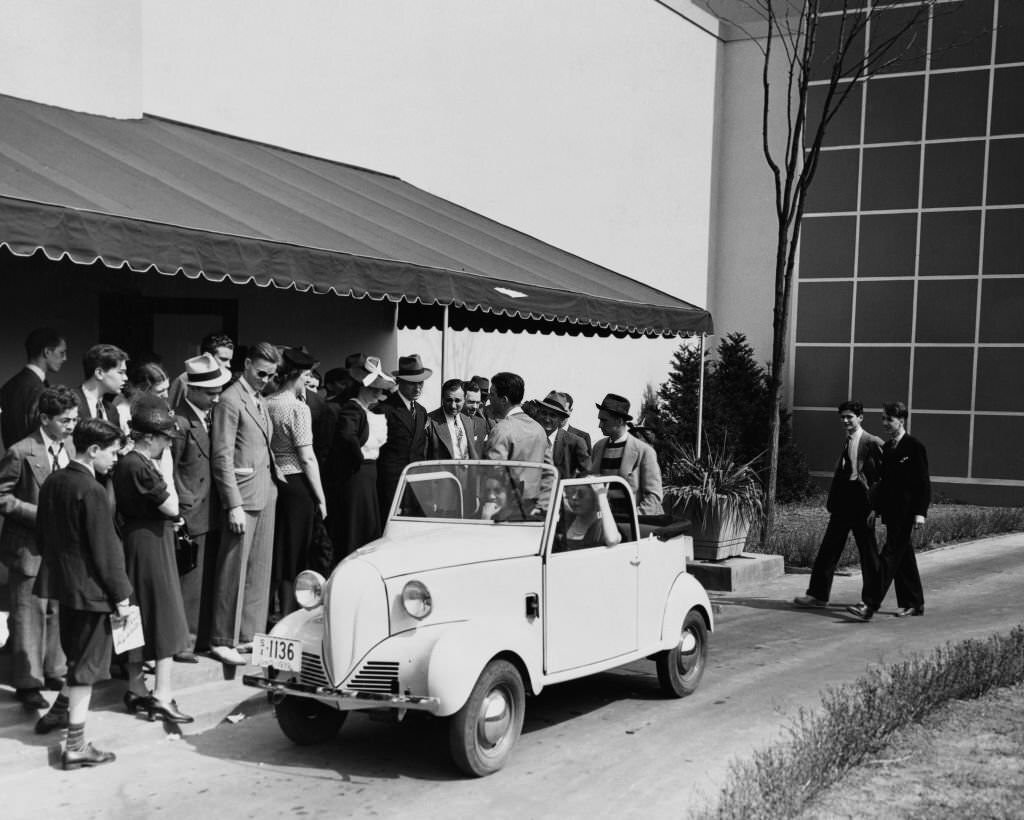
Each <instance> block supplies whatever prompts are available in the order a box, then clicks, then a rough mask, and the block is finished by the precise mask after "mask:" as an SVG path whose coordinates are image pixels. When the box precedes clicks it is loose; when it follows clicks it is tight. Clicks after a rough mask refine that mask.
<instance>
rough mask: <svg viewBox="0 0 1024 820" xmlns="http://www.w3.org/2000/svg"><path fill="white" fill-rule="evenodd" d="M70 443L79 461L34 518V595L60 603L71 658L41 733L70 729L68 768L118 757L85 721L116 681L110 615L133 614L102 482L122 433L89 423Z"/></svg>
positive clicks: (51, 481) (51, 486)
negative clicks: (88, 733) (105, 686)
mask: <svg viewBox="0 0 1024 820" xmlns="http://www.w3.org/2000/svg"><path fill="white" fill-rule="evenodd" d="M72 440H73V441H74V444H75V457H74V458H73V459H72V460H71V462H70V463H69V464H68V466H67V467H65V468H64V469H63V470H58V471H56V472H54V473H52V474H51V475H50V477H49V478H47V479H46V481H45V482H43V486H42V487H41V488H40V491H39V509H38V515H37V517H36V526H37V535H38V538H39V547H40V552H41V554H42V565H41V566H40V568H39V576H38V578H37V579H36V586H35V594H36V595H38V596H39V597H41V598H54V599H56V600H57V601H59V602H60V637H61V645H62V646H63V648H64V654H65V655H67V659H68V676H67V686H66V687H65V688H64V690H63V691H62V692H61V693H60V696H59V697H58V698H57V700H56V702H55V703H54V704H53V706H52V707H51V708H50V711H49V712H47V713H46V714H45V715H43V716H42V717H41V718H40V719H39V722H38V723H37V724H36V732H38V733H39V734H45V733H47V732H49V731H52V730H53V729H59V728H63V727H65V726H66V727H67V730H68V738H67V743H66V745H65V748H64V754H63V760H62V762H63V765H64V768H65V769H78V768H81V767H83V766H99V765H101V764H103V763H110V762H112V761H113V760H114V754H113V752H103V751H100V750H99V749H96V748H95V747H93V745H92V744H91V743H86V742H85V718H86V715H88V713H89V701H90V699H91V698H92V687H93V684H96V683H100V682H101V681H104V680H108V679H109V677H110V653H111V650H112V648H113V641H112V638H111V632H110V614H111V613H112V612H117V613H118V614H119V615H125V614H127V612H128V599H129V596H130V595H131V594H132V586H131V582H130V581H129V580H128V576H127V574H126V573H125V565H124V550H123V548H122V546H121V541H120V539H119V538H118V536H117V532H116V531H115V529H114V517H113V513H112V512H111V509H110V504H109V503H108V501H107V494H106V491H105V490H104V489H103V486H102V485H101V484H100V483H99V482H98V481H97V480H96V478H97V475H105V474H107V473H109V472H110V470H111V469H112V468H113V466H114V463H115V462H116V461H117V453H118V450H119V449H120V447H121V445H122V440H121V431H120V429H119V428H117V427H116V426H114V425H113V424H111V423H110V422H108V421H106V420H104V419H84V420H82V421H80V422H79V423H78V426H77V427H76V428H75V432H74V433H73V434H72Z"/></svg>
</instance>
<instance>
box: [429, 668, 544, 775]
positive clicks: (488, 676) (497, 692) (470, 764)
mask: <svg viewBox="0 0 1024 820" xmlns="http://www.w3.org/2000/svg"><path fill="white" fill-rule="evenodd" d="M525 709H526V692H525V690H524V687H523V679H522V676H521V675H520V674H519V670H518V669H516V667H515V666H513V665H512V664H511V663H509V662H508V661H502V660H495V661H491V662H490V663H489V664H487V666H485V667H484V671H483V672H481V673H480V677H479V678H478V679H477V682H476V685H475V686H474V687H473V691H472V692H471V693H470V695H469V700H467V701H466V703H465V705H463V707H462V708H461V709H459V711H458V712H456V713H455V715H454V716H453V717H452V720H451V726H450V728H449V732H448V745H449V748H450V749H451V754H452V759H453V760H454V761H455V765H456V766H458V767H459V768H460V769H462V771H464V772H465V773H466V774H469V775H473V776H474V777H483V776H484V775H488V774H493V773H494V772H496V771H498V770H499V769H500V768H501V767H502V766H504V765H505V762H506V761H507V760H508V756H509V755H510V754H511V752H512V747H513V746H515V744H516V740H518V739H519V733H520V732H521V731H522V729H523V713H524V712H525Z"/></svg>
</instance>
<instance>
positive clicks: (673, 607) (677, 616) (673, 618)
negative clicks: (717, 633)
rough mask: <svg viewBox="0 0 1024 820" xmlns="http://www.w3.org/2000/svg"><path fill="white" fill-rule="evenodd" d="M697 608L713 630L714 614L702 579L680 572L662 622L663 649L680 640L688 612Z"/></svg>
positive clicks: (669, 594)
mask: <svg viewBox="0 0 1024 820" xmlns="http://www.w3.org/2000/svg"><path fill="white" fill-rule="evenodd" d="M691 609H697V611H698V612H700V614H701V615H702V616H703V618H704V623H705V625H706V626H707V628H708V632H711V631H712V630H713V629H714V627H715V623H714V616H713V615H712V611H711V601H710V599H709V598H708V593H707V592H706V591H705V589H704V587H703V586H701V583H700V581H698V580H697V579H696V578H694V577H693V576H692V575H690V574H689V573H686V572H683V573H680V574H679V576H678V577H677V578H676V580H675V582H674V583H673V584H672V589H671V590H670V591H669V593H668V600H667V602H666V603H665V616H664V618H662V622H661V643H662V649H671V648H672V647H673V646H675V645H676V643H677V642H678V640H679V627H680V626H682V623H683V619H684V618H686V613H687V612H689V611H690V610H691Z"/></svg>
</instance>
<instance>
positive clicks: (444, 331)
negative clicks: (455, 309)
mask: <svg viewBox="0 0 1024 820" xmlns="http://www.w3.org/2000/svg"><path fill="white" fill-rule="evenodd" d="M447 359H448V305H445V306H444V317H443V318H442V320H441V384H444V383H445V379H446V378H447V376H445V365H446V363H447Z"/></svg>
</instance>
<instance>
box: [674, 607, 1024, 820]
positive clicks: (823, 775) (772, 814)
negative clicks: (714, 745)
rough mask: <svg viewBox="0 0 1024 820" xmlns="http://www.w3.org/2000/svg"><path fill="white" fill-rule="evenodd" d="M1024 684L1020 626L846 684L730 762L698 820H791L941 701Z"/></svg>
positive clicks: (1023, 639)
mask: <svg viewBox="0 0 1024 820" xmlns="http://www.w3.org/2000/svg"><path fill="white" fill-rule="evenodd" d="M1021 681H1024V626H1017V627H1015V628H1014V629H1013V630H1012V631H1011V632H1010V634H1009V635H994V636H992V637H991V638H988V639H986V640H976V639H971V640H966V641H963V642H961V643H958V644H947V645H946V646H945V647H941V648H939V649H937V650H935V651H934V652H933V653H932V654H931V655H929V656H925V657H921V656H917V657H914V658H911V659H910V660H907V661H903V662H902V663H898V664H895V665H894V666H890V667H888V668H886V669H875V670H873V671H872V672H870V673H868V675H866V676H865V677H863V678H861V679H860V680H858V681H856V682H855V683H853V684H850V685H847V686H842V687H839V688H833V689H829V690H827V691H826V693H825V694H824V695H823V697H822V707H821V709H820V710H818V711H813V712H812V711H810V710H806V709H802V710H801V711H800V712H799V713H798V716H797V718H796V720H795V721H794V724H793V725H792V726H791V727H790V729H789V731H788V734H789V737H788V739H787V740H783V741H780V742H777V743H774V744H772V745H770V746H768V747H767V748H765V749H762V750H760V751H758V752H755V753H754V755H753V756H752V757H751V759H750V760H749V761H741V762H736V763H734V764H733V765H732V766H731V767H730V769H729V774H728V775H727V779H726V784H725V786H724V787H723V788H722V790H721V792H720V794H719V798H718V803H717V805H716V806H714V807H712V808H709V809H706V810H704V811H700V812H697V813H695V814H694V816H695V817H697V818H702V819H705V818H706V819H707V820H710V818H719V819H720V820H726V819H727V818H728V819H730V820H731V818H744V820H758V819H759V818H765V820H776V818H785V817H793V816H794V815H796V814H797V813H798V812H799V811H800V810H801V809H802V808H803V807H804V805H805V804H806V803H807V801H808V800H810V799H811V798H812V797H813V796H814V795H815V794H817V793H818V792H820V791H821V790H823V789H825V788H826V787H828V786H830V785H831V784H832V783H834V782H836V781H837V780H838V779H839V778H840V777H841V776H842V775H843V774H844V773H845V772H847V771H848V770H849V769H850V768H852V767H853V766H855V765H857V764H858V763H860V762H861V761H862V760H864V759H865V757H867V756H868V755H870V754H874V753H876V752H878V751H879V750H880V749H881V748H882V747H883V746H884V745H885V742H886V740H887V738H888V737H889V736H890V735H891V734H892V733H893V732H894V731H895V730H897V729H899V728H902V727H903V726H906V725H907V724H909V723H913V722H914V721H917V720H920V719H921V718H922V717H924V716H925V715H926V714H928V713H929V712H931V711H933V710H934V709H936V708H937V707H939V706H941V705H942V704H944V703H946V702H947V701H950V700H954V699H963V698H976V697H978V696H980V695H982V694H984V693H985V692H987V691H989V690H990V689H993V688H996V687H1000V686H1009V685H1011V684H1015V683H1019V682H1021Z"/></svg>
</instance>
